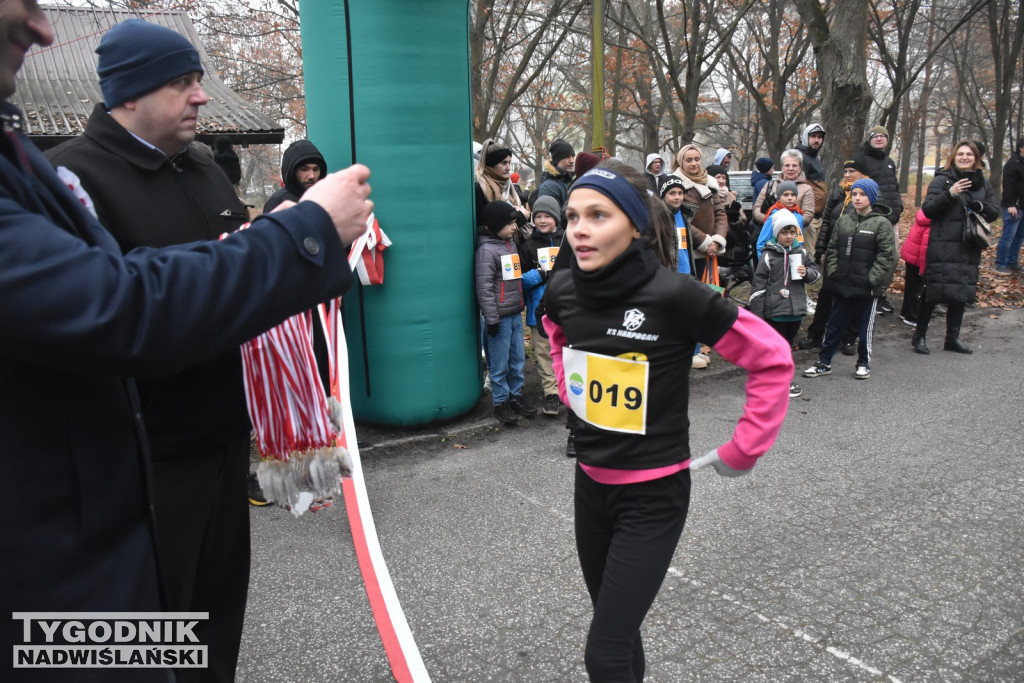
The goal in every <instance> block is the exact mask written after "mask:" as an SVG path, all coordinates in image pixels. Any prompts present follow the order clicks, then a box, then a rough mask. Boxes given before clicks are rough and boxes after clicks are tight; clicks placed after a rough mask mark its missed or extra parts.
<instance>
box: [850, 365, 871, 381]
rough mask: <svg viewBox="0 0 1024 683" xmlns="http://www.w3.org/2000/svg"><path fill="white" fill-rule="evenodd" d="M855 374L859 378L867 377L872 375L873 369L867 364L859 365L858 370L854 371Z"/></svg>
mask: <svg viewBox="0 0 1024 683" xmlns="http://www.w3.org/2000/svg"><path fill="white" fill-rule="evenodd" d="M853 376H854V377H856V378H857V379H867V378H868V377H870V376H871V370H870V369H869V368H868V366H866V365H858V366H857V370H856V371H855V372H854V373H853Z"/></svg>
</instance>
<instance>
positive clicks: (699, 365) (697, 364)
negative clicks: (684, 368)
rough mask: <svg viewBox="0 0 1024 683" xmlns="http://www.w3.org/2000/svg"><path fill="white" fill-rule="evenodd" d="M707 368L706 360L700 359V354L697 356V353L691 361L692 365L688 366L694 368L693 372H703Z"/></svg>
mask: <svg viewBox="0 0 1024 683" xmlns="http://www.w3.org/2000/svg"><path fill="white" fill-rule="evenodd" d="M707 366H708V362H707V361H706V360H704V359H703V358H701V354H699V353H698V354H697V355H696V356H694V357H693V361H692V363H691V365H690V367H692V368H694V369H695V370H703V369H704V368H706V367H707Z"/></svg>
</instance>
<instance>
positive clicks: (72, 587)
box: [0, 105, 352, 681]
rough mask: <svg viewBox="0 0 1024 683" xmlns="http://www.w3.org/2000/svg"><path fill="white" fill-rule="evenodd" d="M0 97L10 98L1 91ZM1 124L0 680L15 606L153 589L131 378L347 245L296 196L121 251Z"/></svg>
mask: <svg viewBox="0 0 1024 683" xmlns="http://www.w3.org/2000/svg"><path fill="white" fill-rule="evenodd" d="M3 113H4V114H5V115H6V116H7V117H11V116H13V114H14V111H13V108H12V107H10V106H6V105H5V106H4V108H3ZM16 137H17V138H19V141H20V145H21V146H22V148H23V149H24V156H22V154H19V153H18V151H17V150H15V149H14V148H13V147H12V146H11V144H10V143H9V142H8V139H7V138H6V137H2V136H0V195H2V197H3V201H0V254H2V255H3V256H2V257H0V327H2V329H3V330H4V334H3V335H0V434H2V435H3V441H2V442H0V443H2V445H0V481H3V482H4V484H5V485H6V490H5V501H4V502H5V507H6V509H5V520H4V523H3V524H0V547H2V548H3V549H4V552H5V553H6V554H7V557H6V558H5V560H4V561H3V562H2V563H0V613H3V614H4V615H6V616H5V618H4V619H3V620H0V646H3V647H4V648H5V650H4V652H5V658H4V663H0V679H2V680H9V679H10V678H11V674H10V673H9V672H10V667H11V664H12V657H11V653H12V650H11V643H12V642H20V641H21V637H22V636H21V624H20V622H15V621H13V620H12V619H11V613H12V612H14V611H25V612H40V611H44V612H45V611H71V612H101V611H102V612H152V611H157V610H160V609H161V608H162V607H163V605H162V603H161V600H160V591H159V587H158V577H157V562H156V553H155V546H154V538H153V530H152V517H151V504H152V503H151V497H150V495H149V477H148V473H147V465H148V458H147V457H146V439H145V430H144V429H143V426H142V424H141V421H140V419H139V412H140V409H139V402H138V397H137V395H136V392H135V383H134V381H133V380H132V379H130V378H131V377H133V376H136V377H144V376H153V375H157V374H161V373H167V372H175V371H178V370H180V369H181V368H183V367H186V366H189V365H194V364H196V363H199V362H203V361H206V360H209V359H210V358H211V357H213V356H216V355H217V354H219V353H223V352H224V351H226V350H228V349H233V348H237V346H238V344H239V343H241V342H242V341H243V340H245V339H249V338H251V337H252V336H254V335H256V334H258V333H260V332H261V331H263V330H266V329H267V328H269V327H270V326H271V325H274V324H276V323H277V322H278V321H280V320H282V319H283V318H284V317H285V316H287V315H289V314H292V313H295V312H297V311H300V310H303V309H305V308H308V307H310V306H312V305H313V304H315V303H316V302H318V301H322V300H325V299H328V298H330V297H332V296H336V295H339V294H341V293H342V292H343V291H344V290H345V288H347V287H348V285H349V284H351V281H352V277H351V272H350V271H349V269H348V268H346V267H345V264H346V256H347V249H345V248H344V247H343V246H342V244H341V242H340V240H338V239H337V234H336V232H335V230H334V227H333V225H332V224H331V221H330V220H329V218H328V217H327V214H326V213H324V212H323V211H322V210H321V209H319V207H315V206H312V205H307V206H306V208H296V209H293V210H292V211H289V212H286V213H283V214H278V215H275V217H273V218H261V219H258V220H257V221H256V222H254V224H253V227H252V229H251V230H248V231H246V232H245V233H243V234H241V235H236V236H234V237H232V238H230V239H231V240H232V245H231V246H230V247H213V248H211V247H210V245H208V244H201V245H187V246H185V245H183V246H179V247H172V248H169V249H166V250H161V251H160V252H159V253H158V254H157V253H154V252H152V251H150V250H137V251H134V252H132V253H130V254H127V255H125V256H122V255H121V251H120V249H119V247H118V245H117V243H116V242H115V241H114V239H113V238H112V237H111V236H110V234H109V233H108V232H107V231H106V230H104V229H103V227H102V226H100V224H99V223H98V222H97V221H96V219H95V218H94V217H92V216H91V215H90V214H88V213H87V212H86V211H85V209H84V208H83V206H82V204H81V203H80V202H79V200H78V199H76V198H75V197H74V196H73V195H72V194H71V193H70V192H69V191H68V189H67V186H66V184H65V183H64V182H62V181H61V180H60V179H58V177H57V176H56V175H55V174H54V172H53V168H52V166H51V165H50V164H49V163H48V162H47V160H46V159H45V158H44V157H43V155H42V154H41V153H40V152H39V151H38V150H37V149H36V148H35V147H34V146H33V145H32V143H31V142H29V141H28V140H26V139H25V138H23V137H22V136H20V135H17V136H16ZM23 159H24V160H25V161H24V163H26V164H27V165H28V168H26V167H25V166H23V162H22V160H23ZM210 163H211V164H212V162H210ZM217 170H218V173H219V172H220V170H219V169H217ZM224 183H225V184H227V181H226V180H225V181H224ZM306 244H310V245H312V244H315V245H316V249H315V251H316V254H315V255H314V254H313V253H312V252H311V251H310V250H308V249H306V250H304V246H305V245H306ZM118 672H127V673H118ZM51 677H52V676H51ZM80 677H82V678H84V677H85V676H84V674H83V675H82V676H80ZM41 678H47V676H45V675H42V676H41ZM154 679H157V680H166V679H167V676H166V671H160V670H156V669H117V670H104V671H103V672H102V673H100V674H95V675H94V676H93V680H104V681H109V680H128V681H140V680H154Z"/></svg>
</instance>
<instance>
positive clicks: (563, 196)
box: [537, 161, 574, 211]
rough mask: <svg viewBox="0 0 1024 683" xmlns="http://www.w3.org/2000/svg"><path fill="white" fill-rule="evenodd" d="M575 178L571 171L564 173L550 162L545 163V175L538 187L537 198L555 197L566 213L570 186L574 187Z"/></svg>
mask: <svg viewBox="0 0 1024 683" xmlns="http://www.w3.org/2000/svg"><path fill="white" fill-rule="evenodd" d="M573 177H574V175H573V173H572V172H571V171H569V172H565V173H563V172H562V171H559V170H558V169H557V168H555V167H554V166H553V165H552V164H551V162H550V161H545V162H544V174H543V175H542V176H541V181H540V185H539V186H538V187H537V196H538V197H554V199H555V201H556V202H558V205H559V206H560V207H562V210H563V211H565V205H566V203H567V202H568V201H569V186H570V185H572V181H573Z"/></svg>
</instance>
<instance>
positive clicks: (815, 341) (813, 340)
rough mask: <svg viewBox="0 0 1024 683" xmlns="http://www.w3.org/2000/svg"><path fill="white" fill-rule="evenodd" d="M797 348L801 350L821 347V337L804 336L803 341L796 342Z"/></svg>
mask: <svg viewBox="0 0 1024 683" xmlns="http://www.w3.org/2000/svg"><path fill="white" fill-rule="evenodd" d="M797 348H798V349H800V350H801V351H810V350H811V349H820V348H821V339H819V338H817V337H804V339H803V341H801V342H800V343H799V344H797Z"/></svg>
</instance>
